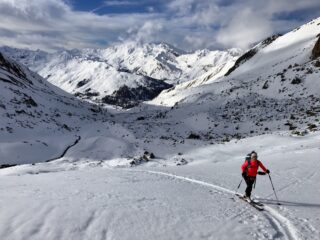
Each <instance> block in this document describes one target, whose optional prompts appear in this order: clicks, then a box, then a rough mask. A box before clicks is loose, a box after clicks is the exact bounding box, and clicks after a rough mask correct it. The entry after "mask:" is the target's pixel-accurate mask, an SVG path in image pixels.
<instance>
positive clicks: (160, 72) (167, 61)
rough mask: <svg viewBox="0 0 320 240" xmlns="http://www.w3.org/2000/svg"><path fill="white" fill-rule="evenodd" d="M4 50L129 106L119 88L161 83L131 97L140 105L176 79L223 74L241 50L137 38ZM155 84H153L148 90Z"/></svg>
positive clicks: (67, 86)
mask: <svg viewBox="0 0 320 240" xmlns="http://www.w3.org/2000/svg"><path fill="white" fill-rule="evenodd" d="M2 50H3V51H4V52H6V53H7V54H8V55H10V56H12V57H13V58H14V59H15V60H17V61H20V62H22V63H23V64H25V65H26V66H28V67H29V68H31V69H32V70H34V71H36V72H38V73H39V74H40V75H41V76H43V77H44V78H47V79H48V81H49V82H51V83H53V84H54V85H56V86H58V87H61V88H62V89H64V90H65V91H67V92H70V93H72V94H76V96H78V97H82V98H86V99H90V100H93V101H96V102H104V101H103V100H102V99H108V98H115V99H116V100H115V101H112V102H113V103H114V104H115V105H120V106H122V107H126V106H125V105H124V104H122V103H121V102H123V101H122V99H120V98H117V92H118V91H119V90H121V89H124V88H125V89H126V88H127V89H130V91H132V92H137V91H141V89H146V88H149V87H148V86H150V85H152V86H155V85H157V87H156V90H155V91H152V93H151V94H149V93H147V91H143V94H142V95H143V96H144V97H140V98H130V99H129V101H130V102H131V103H132V104H129V105H130V106H131V105H137V104H138V103H139V102H141V101H145V100H151V99H152V98H147V99H146V98H145V96H150V97H154V96H156V95H158V94H159V93H160V92H161V91H162V90H164V89H167V88H169V87H171V85H176V84H178V83H182V82H188V81H190V80H193V79H194V78H196V77H198V76H204V75H205V76H207V75H210V76H211V78H212V77H216V78H218V77H220V76H222V75H224V74H225V73H226V71H227V70H228V69H229V67H231V66H232V65H233V64H234V62H235V60H236V59H237V58H238V56H239V55H240V54H241V51H240V50H238V49H232V50H228V51H209V50H201V51H196V52H195V53H191V54H187V53H184V52H183V51H181V50H178V49H176V48H174V47H172V46H169V45H167V44H164V43H161V44H138V43H133V42H129V43H123V44H118V45H114V46H112V47H109V48H106V49H84V50H77V49H74V50H70V51H61V52H56V53H52V54H49V53H45V52H42V51H28V50H21V49H12V48H8V47H3V48H2ZM157 81H165V82H166V83H168V84H171V85H168V84H165V83H160V82H157ZM152 89H154V88H149V91H150V90H152ZM128 95H130V94H127V97H128ZM138 95H139V94H138ZM109 103H110V101H109ZM129 105H128V106H129Z"/></svg>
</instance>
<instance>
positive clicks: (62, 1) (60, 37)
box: [0, 0, 320, 50]
mask: <svg viewBox="0 0 320 240" xmlns="http://www.w3.org/2000/svg"><path fill="white" fill-rule="evenodd" d="M68 2H69V4H68ZM70 2H71V1H70V0H69V1H68V0H0V17H1V21H0V34H1V36H0V44H7V45H13V46H17V47H29V48H34V49H36V48H41V49H44V50H55V49H59V48H69V49H70V48H83V47H105V46H106V45H107V44H110V43H113V42H115V41H119V39H121V40H126V39H129V40H137V41H141V42H143V41H145V42H149V41H157V42H159V41H165V42H168V43H171V44H172V45H175V46H177V47H180V48H183V49H185V50H190V49H197V48H206V47H207V48H217V47H219V48H227V47H235V46H236V47H242V48H247V47H248V46H249V45H250V44H252V43H254V42H257V41H259V40H261V39H263V38H265V37H268V36H269V35H271V34H273V33H275V32H279V31H280V32H283V31H287V30H290V29H291V28H293V27H295V26H298V25H300V24H302V23H303V22H304V21H306V19H307V20H310V19H308V18H311V16H314V15H316V12H317V10H320V3H319V1H318V0H304V1H294V2H293V1H292V0H269V1H264V0H228V1H225V0H201V1H200V0H166V1H161V2H160V1H153V0H144V1H142V2H143V3H144V5H143V6H144V8H145V10H146V12H145V13H127V14H123V13H122V14H109V15H98V14H95V13H94V11H93V12H80V11H75V10H74V9H73V7H72V6H71V5H70ZM139 3H141V1H128V0H123V1H119V0H112V1H105V2H104V5H103V6H104V7H106V6H118V7H121V6H124V5H133V4H139ZM152 3H156V4H158V5H159V4H161V7H160V8H161V9H162V11H161V12H157V9H158V8H156V7H155V5H153V4H152ZM158 5H157V6H158ZM158 7H159V6H158ZM299 11H300V13H299ZM308 11H309V12H308ZM312 11H313V12H312ZM309 13H310V14H309ZM295 14H296V15H297V16H299V17H297V18H295V17H294V15H295ZM303 14H304V15H303ZM312 14H313V15H312ZM309 15H310V16H309Z"/></svg>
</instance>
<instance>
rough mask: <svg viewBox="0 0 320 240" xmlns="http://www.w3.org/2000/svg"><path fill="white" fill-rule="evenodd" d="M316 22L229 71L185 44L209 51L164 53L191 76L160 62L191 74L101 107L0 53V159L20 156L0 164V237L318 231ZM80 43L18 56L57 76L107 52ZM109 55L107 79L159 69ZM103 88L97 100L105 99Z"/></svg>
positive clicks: (262, 236) (319, 41) (300, 235)
mask: <svg viewBox="0 0 320 240" xmlns="http://www.w3.org/2000/svg"><path fill="white" fill-rule="evenodd" d="M319 32H320V18H319V19H315V20H314V21H312V22H310V23H307V24H305V25H303V26H301V27H300V28H297V29H295V30H293V31H291V32H289V33H287V34H285V35H283V36H274V37H271V38H268V39H266V40H265V41H263V42H261V43H259V44H258V45H257V46H255V47H254V48H252V49H250V50H249V51H248V52H247V53H245V54H244V55H243V56H241V57H240V58H239V59H238V60H237V61H234V66H233V67H232V66H230V67H232V68H230V69H231V70H229V69H227V68H229V66H228V65H230V64H225V62H224V61H221V71H220V70H219V67H218V68H216V69H215V67H214V66H212V68H211V67H210V69H208V71H207V72H206V70H207V69H204V70H202V69H203V67H202V66H206V63H205V62H206V61H205V60H203V61H204V63H203V65H201V64H202V63H201V62H202V60H200V58H201V57H200V58H198V55H206V56H210V57H209V58H210V59H211V60H212V59H213V58H214V57H213V55H215V54H214V53H209V52H206V51H204V52H203V53H202V51H199V52H197V53H194V54H189V55H188V57H186V58H184V56H183V55H178V54H176V55H178V56H176V58H175V57H174V55H175V54H173V53H172V55H170V56H171V57H172V59H180V60H179V61H180V64H181V66H182V65H183V64H184V65H183V66H186V67H187V68H188V65H189V64H193V65H194V66H191V68H194V69H198V71H199V75H198V74H196V75H192V74H193V73H194V72H193V71H190V73H186V72H184V73H178V72H179V71H178V70H177V71H176V70H175V68H173V69H172V74H173V75H172V76H174V74H178V75H179V76H182V74H186V75H185V76H191V75H192V76H191V77H190V78H192V79H193V78H194V77H195V78H194V79H193V80H189V81H188V82H181V83H179V84H177V85H175V86H174V87H172V88H171V89H168V90H165V91H163V92H162V93H161V94H160V95H159V96H158V97H156V98H155V99H153V100H152V101H149V102H145V103H142V104H140V105H139V106H136V107H134V108H131V109H129V110H122V109H109V110H108V112H107V113H106V112H105V111H104V109H103V106H102V107H101V108H100V107H98V106H97V105H96V104H95V105H93V104H90V103H88V102H82V101H80V100H79V99H77V98H75V97H73V96H72V95H70V94H68V93H66V92H63V91H62V90H61V89H58V88H57V87H54V86H53V85H51V84H50V83H48V82H47V81H46V79H44V78H41V77H40V76H38V75H37V74H36V73H33V72H31V71H30V70H28V69H27V68H26V67H24V66H22V65H20V64H18V63H17V62H14V61H13V60H11V59H9V58H8V57H6V56H5V54H2V53H1V55H0V89H1V94H0V123H1V125H2V126H3V127H2V128H0V130H1V131H0V163H1V164H2V163H5V164H24V165H19V166H16V167H11V168H6V169H1V170H0V183H1V187H0V194H1V199H0V200H1V204H0V212H1V223H2V224H0V236H1V239H13V240H20V239H48V240H51V239H52V240H54V239H85V240H87V239H90V240H92V239H94V240H95V239H159V240H162V239H247V238H250V239H259V240H267V239H280V240H284V239H292V240H297V239H308V240H309V239H312V240H318V239H319V237H320V230H319V228H318V227H316V226H319V225H320V219H319V214H318V211H317V210H318V209H319V207H320V205H319V201H320V194H319V188H318V185H319V181H320V175H319V170H318V169H319V167H320V165H319V154H320V149H319V140H320V133H319V121H320V84H319V79H320V36H319ZM120 50H121V49H119V51H120ZM9 51H11V50H9ZM85 51H88V50H81V51H79V50H74V51H66V52H64V53H63V54H61V53H60V54H58V56H60V57H54V58H51V54H47V53H43V52H40V51H38V53H36V54H35V55H34V52H30V51H26V52H25V54H24V55H22V58H21V57H20V60H19V61H22V60H23V61H26V62H25V63H28V62H29V63H30V64H33V63H34V62H35V61H38V64H39V65H37V66H41V67H40V69H45V68H46V67H48V65H45V66H44V65H41V64H42V63H43V62H46V61H48V62H50V61H56V64H53V63H52V65H51V66H52V68H53V69H55V70H56V71H57V72H58V73H59V76H61V77H62V78H63V79H64V75H69V76H70V73H69V72H63V71H64V70H62V69H70V71H71V70H72V69H75V71H74V73H75V74H76V73H77V72H78V73H79V74H80V73H81V74H87V72H89V73H90V74H91V75H96V73H99V71H102V70H101V69H103V67H106V66H107V65H108V64H109V63H108V62H106V60H105V59H104V57H97V53H94V54H91V53H90V54H89V53H88V54H87V57H86V58H84V56H83V53H84V52H85ZM90 51H93V50H90ZM90 51H89V52H90ZM100 51H102V50H97V52H100ZM125 52H126V54H127V50H125ZM152 52H153V50H152ZM174 52H175V53H176V51H174ZM6 53H9V52H8V51H6ZM15 54H17V51H15V50H14V51H13V53H12V55H15ZM99 54H101V52H100V53H99ZM99 54H98V55H99ZM211 54H213V55H211ZM230 54H232V53H230ZM53 55H54V54H53ZM218 55H220V56H221V57H222V58H224V57H223V56H224V53H221V52H220V53H219V54H218ZM218 55H215V56H218ZM36 56H38V57H36ZM76 56H78V57H76ZM129 56H131V55H130V54H129ZM131 57H134V55H132V56H131ZM225 57H226V58H228V54H226V55H225ZM222 58H221V59H222ZM16 59H17V57H16ZM32 59H33V60H32ZM43 59H47V60H45V61H44V60H43ZM97 59H98V60H97ZM103 59H104V60H103ZM166 59H167V60H168V59H169V57H168V58H166ZM172 59H171V60H172ZM194 59H197V60H194ZM218 59H220V57H218ZM118 60H119V64H118V65H116V66H114V65H112V64H111V63H110V64H109V65H110V66H109V65H108V66H109V69H111V70H110V72H112V71H114V72H115V76H119V72H120V73H121V72H122V73H123V74H120V77H119V79H121V81H122V80H123V79H126V78H127V77H128V81H129V77H130V79H132V78H131V77H132V75H134V76H136V77H137V78H138V77H141V79H143V78H146V79H147V80H146V81H149V80H150V82H145V83H144V84H149V83H151V84H152V83H154V82H153V81H157V82H158V81H159V82H163V81H167V80H164V79H162V80H160V78H159V79H157V78H156V76H155V75H153V76H148V75H145V73H144V72H139V71H142V70H138V69H136V70H134V71H133V69H131V68H129V67H127V65H125V64H124V65H121V64H122V63H123V62H126V61H125V60H123V62H122V60H121V58H120V57H119V59H118ZM171 60H168V61H167V62H168V63H170V62H171ZM115 62H117V61H116V60H115ZM164 62H165V61H164ZM217 62H219V60H217ZM223 62H224V63H223ZM89 63H90V64H89ZM134 63H135V61H133V62H132V64H134ZM182 63H183V64H182ZM59 64H61V65H59ZM113 64H114V63H113ZM126 64H128V63H126ZM196 65H197V66H198V67H196ZM231 65H232V64H231ZM55 66H60V67H59V68H55ZM63 66H64V68H63ZM79 66H81V68H80V67H79ZM101 66H103V67H101ZM119 66H121V67H119ZM143 66H144V65H143ZM174 66H177V65H174ZM227 66H228V67H227ZM35 67H36V65H35ZM85 67H87V68H85ZM89 67H90V68H89ZM82 68H83V69H82ZM92 68H93V69H92ZM119 68H120V69H122V71H118V70H114V69H119ZM191 68H190V69H191ZM164 69H165V68H164ZM76 70H77V71H76ZM82 70H83V72H82ZM228 70H229V71H228ZM39 71H40V70H39ZM195 71H196V70H195ZM110 72H109V71H106V72H104V73H106V74H107V73H110ZM52 73H54V71H53V70H52ZM125 73H127V74H128V75H126V74H125ZM168 73H171V70H170V71H169V70H168ZM90 74H89V75H90ZM161 74H164V75H165V74H167V73H166V71H165V70H164V71H161ZM180 74H181V75H180ZM188 74H189V75H188ZM223 75H226V76H223ZM80 76H81V77H80V79H81V80H74V81H76V82H75V83H73V82H70V83H68V82H67V80H66V79H64V83H65V84H66V85H65V88H67V89H68V90H69V91H70V92H72V93H75V92H73V91H74V90H72V89H73V88H74V87H76V88H77V89H84V88H85V86H87V84H92V83H91V81H92V82H93V79H90V80H84V79H87V78H84V77H83V75H80ZM159 76H160V72H159ZM99 77H101V79H103V76H99ZM50 78H51V77H50V76H49V79H50ZM186 78H187V77H186ZM133 79H134V78H133ZM141 79H138V80H137V82H138V83H137V85H136V86H138V84H139V83H140V82H141V81H142V80H141ZM173 79H176V78H175V77H174V78H172V80H170V81H171V83H172V82H173V81H174V80H173ZM177 82H178V81H177ZM99 83H100V84H101V85H103V84H102V82H99ZM78 84H79V86H77V85H78ZM82 84H83V85H82ZM93 86H94V87H95V86H96V87H97V88H98V87H100V88H99V89H103V87H104V86H99V84H97V85H92V87H93ZM143 86H145V85H143ZM105 87H106V89H108V87H107V86H105ZM117 87H118V86H117ZM119 87H120V88H118V89H117V90H115V89H114V90H115V91H116V93H117V94H119V96H120V98H119V99H124V101H125V102H126V103H127V102H129V100H130V98H129V99H128V98H124V97H126V96H127V93H128V92H131V95H132V96H133V97H134V96H136V94H137V92H135V91H133V89H139V86H138V87H135V86H134V87H133V88H129V86H127V87H126V86H124V85H123V86H120V85H119ZM140 87H141V86H140ZM151 87H153V86H151ZM148 88H149V86H148ZM84 91H85V90H84ZM96 91H98V90H96ZM106 91H107V90H106ZM137 91H138V90H137ZM89 92H90V91H89ZM144 93H145V92H143V94H144ZM79 94H83V92H79ZM112 94H113V93H112ZM112 94H111V95H107V98H108V99H107V101H117V100H118V99H117V98H116V97H114V96H112ZM150 94H153V92H151V93H150ZM104 97H106V96H104ZM113 97H114V98H113ZM101 99H102V98H101ZM117 104H119V103H117ZM120 104H121V103H120ZM252 150H256V151H257V152H258V156H259V160H261V161H262V162H263V163H264V165H265V166H266V167H267V168H268V169H270V170H271V173H270V175H269V178H268V176H260V175H259V176H258V177H257V185H256V187H255V189H254V190H253V194H252V196H253V197H255V198H258V199H259V201H260V202H261V203H263V204H264V210H263V211H262V212H258V211H257V209H255V208H253V207H252V206H251V205H249V204H248V203H246V202H244V201H242V200H240V199H238V198H237V197H236V196H235V190H236V186H238V184H239V181H240V179H242V178H241V171H240V166H241V164H242V163H243V160H244V157H245V155H246V154H247V153H248V152H249V151H252ZM54 158H57V159H56V160H55V161H49V162H46V160H52V159H54ZM40 162H43V163H40ZM29 163H33V164H29ZM271 176H272V181H273V183H272V182H271ZM269 180H270V181H269ZM241 184H242V185H241ZM271 184H272V185H271ZM273 184H274V185H273ZM240 185H241V187H240ZM240 185H239V187H240V188H239V187H238V189H237V191H238V192H241V193H243V192H244V185H245V184H244V181H241V182H240ZM276 194H277V195H276ZM278 204H281V205H280V206H279V205H278Z"/></svg>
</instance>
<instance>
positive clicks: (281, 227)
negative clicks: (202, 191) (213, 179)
mask: <svg viewBox="0 0 320 240" xmlns="http://www.w3.org/2000/svg"><path fill="white" fill-rule="evenodd" d="M129 171H137V172H145V173H151V174H158V175H163V176H168V177H171V178H176V179H179V180H182V181H186V182H191V183H195V184H199V185H202V186H206V187H210V188H214V189H216V190H218V191H221V192H226V193H228V194H232V195H234V194H235V192H234V191H232V190H230V189H227V188H224V187H220V186H218V185H215V184H212V183H208V182H204V181H200V180H196V179H192V178H188V177H183V176H179V175H174V174H171V173H165V172H158V171H151V170H145V171H144V170H129ZM264 209H265V211H264V212H262V214H263V215H264V216H265V218H266V219H267V220H268V221H269V223H270V225H271V226H272V227H273V228H274V229H275V231H276V232H277V233H276V235H275V236H274V238H278V237H280V236H281V235H283V236H285V238H286V239H288V240H299V239H300V237H299V236H298V231H297V229H296V228H295V227H294V226H293V224H292V223H291V222H290V220H289V219H287V218H286V217H284V216H283V215H281V214H280V213H279V212H278V211H276V210H275V209H273V208H271V207H269V206H266V205H264Z"/></svg>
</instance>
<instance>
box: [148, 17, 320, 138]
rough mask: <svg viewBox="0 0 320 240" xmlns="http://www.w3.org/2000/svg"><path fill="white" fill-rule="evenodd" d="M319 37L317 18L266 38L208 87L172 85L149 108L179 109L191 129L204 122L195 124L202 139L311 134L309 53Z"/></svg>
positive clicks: (317, 93) (319, 93) (318, 108)
mask: <svg viewBox="0 0 320 240" xmlns="http://www.w3.org/2000/svg"><path fill="white" fill-rule="evenodd" d="M319 33H320V18H318V19H315V20H313V21H312V22H310V23H307V24H305V25H303V26H301V27H299V28H297V29H295V30H293V31H291V32H289V33H287V34H285V35H283V36H273V37H271V38H268V39H266V40H265V41H263V42H261V43H259V44H258V45H257V46H255V47H254V48H253V49H251V50H249V51H248V52H247V53H245V54H244V55H243V56H241V57H240V58H239V60H238V61H237V62H236V63H235V66H234V67H233V68H231V70H230V71H229V72H228V74H226V75H227V76H225V77H222V78H219V79H218V80H215V81H213V82H211V83H210V78H209V79H208V80H207V82H208V83H210V84H206V85H200V86H198V87H190V84H185V83H183V84H180V85H177V86H176V87H175V88H171V89H169V90H165V91H163V92H162V93H161V94H160V95H159V96H158V97H157V98H156V99H154V100H153V101H151V102H150V104H152V105H159V106H167V107H173V108H175V109H177V110H176V111H182V109H183V111H184V112H189V113H190V114H189V115H190V117H189V118H190V120H189V122H193V123H194V124H195V123H196V122H194V121H195V120H196V119H198V121H200V119H203V120H202V121H204V122H203V123H204V124H203V128H201V127H199V124H197V128H198V129H197V131H198V132H199V133H201V134H202V135H203V136H205V135H210V134H212V135H217V133H221V132H224V133H226V134H236V135H238V134H240V135H242V133H245V132H246V133H247V134H257V133H258V134H260V133H266V132H273V131H277V130H283V129H290V130H295V129H296V130H298V129H300V130H301V131H303V130H306V129H311V130H315V129H317V126H318V124H319V123H318V121H319V114H320V84H319V81H318V80H319V77H320V69H319V66H320V61H319V58H318V57H319V54H318V55H315V53H316V52H317V51H316V50H314V49H315V48H319V44H316V43H317V41H319ZM194 109H196V110H194ZM172 114H173V113H171V115H172ZM200 116H202V117H200ZM203 116H205V117H203ZM183 119H184V121H188V120H187V119H188V118H187V117H184V118H183ZM191 119H193V120H192V121H191ZM200 125H202V124H200ZM228 132H229V133H228ZM297 132H298V133H299V131H297ZM201 134H200V135H201Z"/></svg>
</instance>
